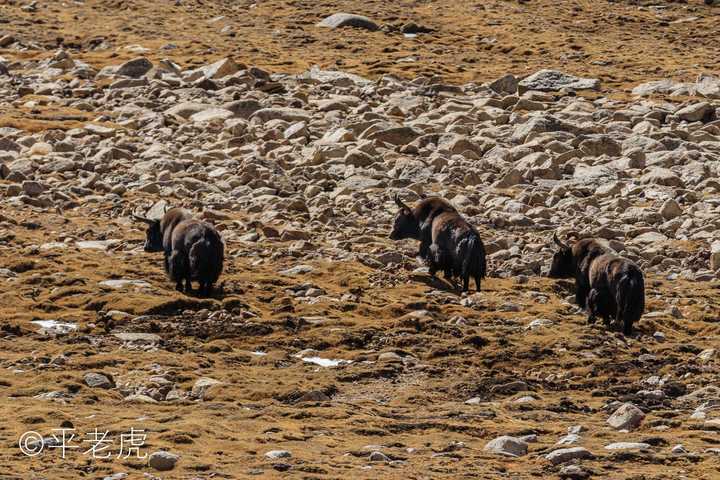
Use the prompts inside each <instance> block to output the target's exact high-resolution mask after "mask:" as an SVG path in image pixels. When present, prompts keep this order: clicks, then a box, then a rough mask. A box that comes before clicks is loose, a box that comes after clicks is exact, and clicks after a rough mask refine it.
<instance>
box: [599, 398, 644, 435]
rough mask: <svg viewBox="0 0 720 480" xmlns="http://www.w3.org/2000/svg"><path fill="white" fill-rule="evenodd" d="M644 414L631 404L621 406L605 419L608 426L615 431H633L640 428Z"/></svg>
mask: <svg viewBox="0 0 720 480" xmlns="http://www.w3.org/2000/svg"><path fill="white" fill-rule="evenodd" d="M644 418H645V414H644V413H643V411H642V410H640V409H639V408H637V407H636V406H635V405H633V404H632V403H624V404H622V405H621V406H620V407H619V408H618V409H617V410H615V412H614V413H613V414H612V415H610V417H609V418H608V419H607V423H608V425H610V426H611V427H613V428H614V429H616V430H634V429H636V428H637V427H639V426H640V423H642V421H643V419H644Z"/></svg>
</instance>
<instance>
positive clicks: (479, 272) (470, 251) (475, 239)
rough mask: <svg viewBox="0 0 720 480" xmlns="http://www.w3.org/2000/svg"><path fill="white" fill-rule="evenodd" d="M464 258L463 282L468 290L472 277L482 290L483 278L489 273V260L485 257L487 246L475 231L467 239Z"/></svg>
mask: <svg viewBox="0 0 720 480" xmlns="http://www.w3.org/2000/svg"><path fill="white" fill-rule="evenodd" d="M464 253H465V254H464V255H463V259H462V270H461V272H460V273H461V275H462V278H463V284H464V287H465V289H466V290H467V284H468V281H469V279H470V277H473V278H474V279H475V284H476V287H477V289H478V291H480V282H481V279H483V278H485V275H486V274H487V261H486V259H485V246H484V245H483V243H482V240H481V239H480V236H479V235H478V234H477V233H473V234H472V235H470V236H469V238H468V239H467V248H466V249H465V252H464Z"/></svg>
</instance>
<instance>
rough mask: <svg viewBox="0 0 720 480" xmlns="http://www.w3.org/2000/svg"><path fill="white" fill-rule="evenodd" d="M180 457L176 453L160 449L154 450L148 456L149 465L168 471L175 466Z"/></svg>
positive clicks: (161, 470)
mask: <svg viewBox="0 0 720 480" xmlns="http://www.w3.org/2000/svg"><path fill="white" fill-rule="evenodd" d="M178 460H180V457H179V456H177V455H175V454H174V453H170V452H166V451H162V450H161V451H159V452H153V453H151V454H150V456H149V457H148V466H150V467H151V468H154V469H155V470H158V471H160V472H167V471H169V470H172V469H173V468H175V465H177V462H178Z"/></svg>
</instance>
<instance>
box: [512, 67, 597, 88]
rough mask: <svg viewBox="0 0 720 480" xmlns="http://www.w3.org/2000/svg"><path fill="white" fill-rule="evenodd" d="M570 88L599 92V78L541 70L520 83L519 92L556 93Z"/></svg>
mask: <svg viewBox="0 0 720 480" xmlns="http://www.w3.org/2000/svg"><path fill="white" fill-rule="evenodd" d="M563 88H568V89H572V90H597V89H599V88H600V80H598V79H597V78H581V77H575V76H573V75H568V74H567V73H563V72H559V71H557V70H540V71H539V72H536V73H533V74H532V75H530V76H529V77H526V78H524V79H523V80H521V81H520V83H518V91H519V92H520V93H524V92H526V91H528V90H538V91H540V92H556V91H558V90H562V89H563Z"/></svg>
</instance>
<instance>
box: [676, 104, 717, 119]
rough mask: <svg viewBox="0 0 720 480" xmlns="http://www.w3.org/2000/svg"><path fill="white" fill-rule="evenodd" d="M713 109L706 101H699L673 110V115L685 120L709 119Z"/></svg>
mask: <svg viewBox="0 0 720 480" xmlns="http://www.w3.org/2000/svg"><path fill="white" fill-rule="evenodd" d="M714 110H715V109H714V108H713V106H712V105H710V104H709V103H708V102H700V103H693V104H691V105H688V106H686V107H684V108H681V109H680V110H678V111H677V112H675V115H676V116H677V117H678V118H680V119H681V120H685V121H686V122H701V121H704V120H706V119H709V116H710V114H711V113H712V112H713V111H714Z"/></svg>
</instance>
